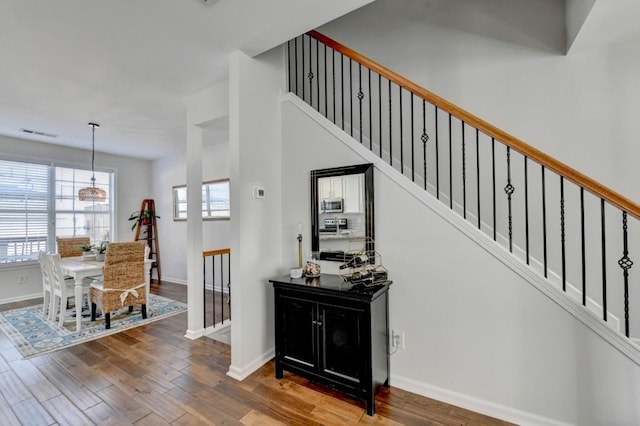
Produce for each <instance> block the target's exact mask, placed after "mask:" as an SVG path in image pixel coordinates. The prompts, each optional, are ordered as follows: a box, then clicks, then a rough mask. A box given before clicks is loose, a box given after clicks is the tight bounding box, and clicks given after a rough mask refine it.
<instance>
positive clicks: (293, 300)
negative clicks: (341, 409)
mask: <svg viewBox="0 0 640 426" xmlns="http://www.w3.org/2000/svg"><path fill="white" fill-rule="evenodd" d="M270 281H271V282H272V283H273V287H274V292H275V336H276V377H277V378H278V379H281V378H282V377H283V370H287V371H290V372H293V373H296V374H299V375H301V376H304V377H307V378H309V379H311V380H315V381H318V382H320V383H323V384H326V385H329V386H332V387H334V388H336V389H338V390H341V391H343V392H345V393H347V394H349V395H352V396H354V397H357V398H360V399H364V400H365V401H366V404H367V414H369V415H373V414H374V412H375V405H374V396H375V393H376V390H377V389H378V388H379V387H380V386H389V355H388V354H389V286H390V285H391V281H386V282H385V283H382V284H379V285H376V286H373V287H369V288H358V287H357V286H356V287H352V286H351V284H349V283H345V282H343V280H342V278H340V277H339V276H336V275H325V274H323V275H321V276H320V277H319V278H297V279H295V278H289V277H288V276H285V277H281V278H276V279H272V280H270Z"/></svg>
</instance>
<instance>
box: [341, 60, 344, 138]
mask: <svg viewBox="0 0 640 426" xmlns="http://www.w3.org/2000/svg"><path fill="white" fill-rule="evenodd" d="M340 100H341V102H342V108H341V109H340V110H341V113H342V130H344V55H343V54H342V53H341V54H340Z"/></svg>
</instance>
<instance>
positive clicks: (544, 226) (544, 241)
mask: <svg viewBox="0 0 640 426" xmlns="http://www.w3.org/2000/svg"><path fill="white" fill-rule="evenodd" d="M541 167H542V252H543V259H544V277H545V278H547V277H548V273H547V189H546V187H545V184H544V170H545V168H544V166H541Z"/></svg>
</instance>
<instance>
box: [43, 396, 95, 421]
mask: <svg viewBox="0 0 640 426" xmlns="http://www.w3.org/2000/svg"><path fill="white" fill-rule="evenodd" d="M42 406H43V407H44V408H45V409H46V410H47V411H48V412H49V414H50V415H51V417H53V418H54V420H55V421H56V422H57V423H58V424H60V425H70V426H75V425H78V426H86V425H90V424H93V422H92V421H91V419H89V417H87V416H86V415H85V414H84V413H83V412H82V411H80V410H79V409H78V407H76V406H75V405H74V404H73V403H72V402H71V401H70V400H69V399H68V398H67V397H66V395H58V396H56V397H54V398H51V399H49V400H47V401H43V402H42Z"/></svg>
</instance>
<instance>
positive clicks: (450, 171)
mask: <svg viewBox="0 0 640 426" xmlns="http://www.w3.org/2000/svg"><path fill="white" fill-rule="evenodd" d="M452 154H453V148H452V140H451V114H449V208H450V209H451V210H453V157H452Z"/></svg>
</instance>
